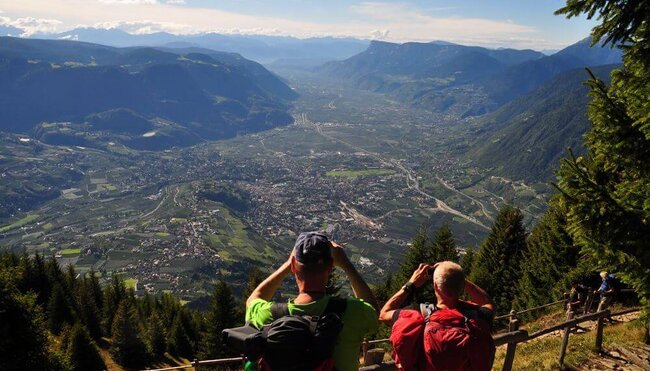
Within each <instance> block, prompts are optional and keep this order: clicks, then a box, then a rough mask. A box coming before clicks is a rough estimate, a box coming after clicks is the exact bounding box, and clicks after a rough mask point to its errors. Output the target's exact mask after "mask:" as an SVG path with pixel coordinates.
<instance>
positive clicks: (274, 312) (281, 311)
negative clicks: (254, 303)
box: [271, 303, 290, 320]
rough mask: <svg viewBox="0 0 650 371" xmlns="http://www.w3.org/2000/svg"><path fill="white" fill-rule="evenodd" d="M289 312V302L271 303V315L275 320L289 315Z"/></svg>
mask: <svg viewBox="0 0 650 371" xmlns="http://www.w3.org/2000/svg"><path fill="white" fill-rule="evenodd" d="M289 314H290V313H289V304H287V303H273V304H272V305H271V317H272V318H273V320H276V319H278V318H282V317H284V316H288V315H289Z"/></svg>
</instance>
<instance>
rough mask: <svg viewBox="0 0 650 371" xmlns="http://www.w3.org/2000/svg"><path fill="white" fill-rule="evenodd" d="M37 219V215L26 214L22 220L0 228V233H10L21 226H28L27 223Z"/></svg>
mask: <svg viewBox="0 0 650 371" xmlns="http://www.w3.org/2000/svg"><path fill="white" fill-rule="evenodd" d="M38 217H39V215H38V214H27V216H25V217H24V218H22V219H20V220H18V221H16V222H15V223H12V224H8V225H5V226H2V227H0V233H4V232H7V231H10V230H12V229H16V228H20V227H22V226H24V225H26V224H29V223H31V222H33V221H34V220H36V218H38Z"/></svg>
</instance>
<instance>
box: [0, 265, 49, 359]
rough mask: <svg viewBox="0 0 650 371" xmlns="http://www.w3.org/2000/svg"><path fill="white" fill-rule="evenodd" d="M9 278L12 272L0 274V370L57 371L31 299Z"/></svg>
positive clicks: (34, 299) (43, 321) (38, 308)
mask: <svg viewBox="0 0 650 371" xmlns="http://www.w3.org/2000/svg"><path fill="white" fill-rule="evenodd" d="M13 277H15V275H14V272H13V270H10V269H6V268H3V269H2V271H0V334H2V336H0V370H56V369H60V368H61V365H59V364H57V363H56V362H55V361H56V360H55V359H53V357H52V353H51V352H50V351H49V347H50V344H49V340H48V335H47V330H46V328H47V326H46V324H45V320H44V318H43V314H42V312H41V308H40V306H39V305H37V304H36V297H35V295H32V294H23V293H20V292H19V291H18V289H17V288H16V286H15V282H14V279H13Z"/></svg>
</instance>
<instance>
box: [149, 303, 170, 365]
mask: <svg viewBox="0 0 650 371" xmlns="http://www.w3.org/2000/svg"><path fill="white" fill-rule="evenodd" d="M147 324H148V328H147V344H148V345H149V351H150V353H151V354H152V355H153V356H154V357H160V356H162V355H163V354H164V353H165V350H166V349H167V336H166V332H165V327H164V325H163V323H162V320H161V319H160V316H158V313H157V312H155V311H154V312H152V313H151V316H149V319H148V320H147Z"/></svg>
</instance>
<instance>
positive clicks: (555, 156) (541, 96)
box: [468, 65, 618, 181]
mask: <svg viewBox="0 0 650 371" xmlns="http://www.w3.org/2000/svg"><path fill="white" fill-rule="evenodd" d="M617 66H618V65H608V66H601V67H596V68H593V69H592V71H593V72H594V73H595V74H596V76H598V77H599V78H601V79H603V80H604V81H609V74H610V73H611V71H612V70H613V69H614V68H615V67H617ZM588 78H589V74H588V73H587V71H585V70H584V69H576V70H570V71H567V72H563V73H561V74H559V75H558V76H556V77H554V78H552V79H551V80H549V81H547V82H545V83H544V84H542V85H541V86H540V87H538V88H537V89H535V90H534V91H532V92H530V93H528V94H526V95H524V96H523V97H520V98H517V99H515V100H513V101H512V102H509V103H507V104H506V105H504V106H503V107H501V108H500V109H498V110H497V111H495V112H493V113H490V114H488V115H487V116H485V117H481V118H480V119H479V123H478V124H477V125H478V126H479V128H478V131H477V134H478V138H477V139H476V141H475V143H474V145H473V146H472V150H471V152H470V153H469V154H468V157H469V158H470V159H471V160H473V161H475V163H477V164H479V165H481V166H483V167H486V168H493V169H495V170H496V173H498V174H501V175H504V176H507V177H509V178H513V179H524V180H526V181H548V180H550V179H552V178H553V170H554V169H556V168H557V166H558V165H559V163H560V159H561V158H563V157H565V156H566V154H567V149H568V148H571V149H573V150H574V152H575V153H579V154H582V153H584V146H583V138H582V135H583V134H584V133H585V132H586V131H587V130H588V129H589V120H588V118H587V109H586V106H587V103H588V102H589V101H590V98H589V96H588V92H589V88H588V87H587V85H586V84H585V81H586V80H587V79H588Z"/></svg>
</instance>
